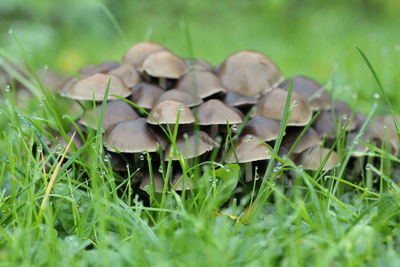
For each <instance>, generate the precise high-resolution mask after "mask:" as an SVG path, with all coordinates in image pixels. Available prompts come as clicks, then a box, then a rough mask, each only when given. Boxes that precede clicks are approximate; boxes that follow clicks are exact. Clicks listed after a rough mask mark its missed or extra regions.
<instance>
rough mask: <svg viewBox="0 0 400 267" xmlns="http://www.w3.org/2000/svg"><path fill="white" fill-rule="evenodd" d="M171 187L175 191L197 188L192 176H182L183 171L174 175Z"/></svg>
mask: <svg viewBox="0 0 400 267" xmlns="http://www.w3.org/2000/svg"><path fill="white" fill-rule="evenodd" d="M171 187H172V188H173V189H175V191H183V190H190V189H193V188H195V183H194V181H193V179H192V178H191V177H189V176H187V177H186V178H185V177H183V176H182V173H177V174H174V176H173V177H172V181H171Z"/></svg>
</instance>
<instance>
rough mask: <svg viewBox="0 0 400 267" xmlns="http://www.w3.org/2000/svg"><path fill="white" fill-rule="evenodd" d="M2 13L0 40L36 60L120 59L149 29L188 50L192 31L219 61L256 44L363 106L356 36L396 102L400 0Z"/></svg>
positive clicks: (291, 70) (47, 5) (111, 4)
mask: <svg viewBox="0 0 400 267" xmlns="http://www.w3.org/2000/svg"><path fill="white" fill-rule="evenodd" d="M0 18H1V23H0V32H1V34H0V44H1V47H2V48H3V49H5V50H6V51H8V52H9V53H10V54H12V55H14V56H16V57H18V56H19V55H20V52H19V49H18V47H17V45H16V42H15V40H14V38H12V37H13V35H15V36H16V37H17V38H18V39H19V40H20V41H21V43H22V45H23V48H24V50H25V51H26V52H27V53H28V55H29V60H30V61H31V62H32V63H33V64H34V65H35V66H36V67H37V68H39V69H40V68H42V67H43V66H45V65H48V66H49V67H50V68H51V69H54V70H57V71H60V72H63V73H65V74H70V73H72V72H74V71H76V70H77V69H78V68H79V67H80V66H81V65H84V64H88V63H98V62H101V61H103V60H106V59H113V60H120V58H121V57H122V55H123V53H124V51H125V50H126V49H127V48H128V47H129V46H130V45H131V44H133V43H134V42H138V41H142V40H146V39H147V40H153V41H157V42H160V43H163V44H165V45H167V46H168V47H170V48H171V49H172V50H173V51H175V52H176V53H177V54H179V55H181V56H189V55H191V53H192V52H191V49H190V47H189V45H188V38H187V37H188V34H187V32H189V35H190V38H191V41H192V44H193V54H194V56H195V57H200V58H204V59H207V60H209V61H210V62H212V63H214V64H217V63H219V62H221V61H223V59H224V58H225V57H226V56H227V55H229V54H230V53H232V52H234V51H237V50H241V49H256V50H259V51H262V52H264V53H266V54H268V55H269V56H270V57H272V58H273V59H274V60H275V61H276V62H277V64H278V65H279V66H280V68H281V70H282V72H283V73H284V74H285V76H290V75H295V74H304V75H309V76H311V77H314V78H315V79H317V80H318V81H320V82H321V83H322V84H325V85H326V86H327V87H328V89H330V90H331V91H332V92H334V94H335V95H336V96H337V97H338V98H340V99H345V100H347V101H349V102H350V103H351V104H352V106H353V107H356V108H357V109H359V110H363V111H368V108H369V107H370V104H371V102H372V101H373V100H374V97H373V96H374V94H376V93H377V92H379V91H378V88H377V86H376V83H375V81H374V80H373V78H372V76H371V74H370V73H369V71H368V69H367V67H366V65H365V63H364V62H363V61H362V59H361V57H360V55H359V53H358V52H357V50H356V48H355V47H356V46H359V47H360V48H361V49H362V50H363V51H364V52H365V53H366V54H367V56H368V57H369V59H370V60H371V61H372V63H373V64H374V66H375V68H376V69H377V72H378V74H379V76H380V78H381V80H382V83H383V84H384V87H385V89H386V90H387V93H388V94H389V96H390V98H391V100H392V101H393V102H394V104H395V106H399V104H400V94H398V90H399V88H398V85H399V81H400V68H399V66H400V30H399V28H400V23H399V22H400V1H399V0H353V1H351V0H336V1H323V0H319V1H318V0H317V1H316V0H313V1H312V0H270V1H261V0H252V1H229V0H219V1H208V0H207V1H206V0H192V1H178V0H168V1H162V0H122V1H115V0H114V1H113V0H101V1H95V0H88V1H81V0H68V1H67V0H58V1H53V0H0ZM113 21H116V22H117V23H115V22H113ZM183 22H187V24H184V23H183ZM184 25H188V28H185V27H184ZM119 27H120V30H119ZM10 29H11V31H12V33H13V34H12V35H10V34H8V32H9V31H10ZM381 99H382V98H381ZM381 101H382V100H381ZM397 111H399V110H398V109H397Z"/></svg>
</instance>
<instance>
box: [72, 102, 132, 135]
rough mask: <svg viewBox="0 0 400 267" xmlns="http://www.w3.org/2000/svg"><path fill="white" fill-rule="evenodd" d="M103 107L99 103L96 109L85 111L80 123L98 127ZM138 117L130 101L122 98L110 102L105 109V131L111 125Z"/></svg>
mask: <svg viewBox="0 0 400 267" xmlns="http://www.w3.org/2000/svg"><path fill="white" fill-rule="evenodd" d="M101 108H102V106H101V105H97V106H96V108H95V109H91V110H89V111H87V112H85V114H83V116H82V118H81V119H80V120H79V123H81V124H82V125H84V126H86V127H90V128H93V129H96V128H97V125H96V122H97V120H99V119H100V114H101ZM138 118H139V115H138V114H137V113H136V112H135V110H133V109H132V107H131V105H129V104H128V103H126V102H124V101H122V100H114V101H111V102H108V103H107V104H106V106H105V110H104V118H103V122H102V125H103V131H105V130H107V129H108V128H109V127H110V126H112V125H114V124H116V123H118V122H121V121H128V120H136V119H138Z"/></svg>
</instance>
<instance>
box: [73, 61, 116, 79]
mask: <svg viewBox="0 0 400 267" xmlns="http://www.w3.org/2000/svg"><path fill="white" fill-rule="evenodd" d="M120 65H121V64H119V63H118V62H115V61H104V62H103V63H100V64H89V65H86V66H84V67H82V68H81V69H80V70H79V74H80V75H81V76H90V75H93V74H96V73H107V72H109V71H111V70H113V69H115V68H118V67H119V66H120Z"/></svg>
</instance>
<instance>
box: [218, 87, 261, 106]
mask: <svg viewBox="0 0 400 267" xmlns="http://www.w3.org/2000/svg"><path fill="white" fill-rule="evenodd" d="M257 102H258V97H255V96H243V95H239V94H237V93H235V92H232V91H227V92H226V94H225V97H224V103H225V104H227V105H228V106H230V107H238V108H241V109H243V108H247V107H252V106H254V105H255V104H257Z"/></svg>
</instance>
